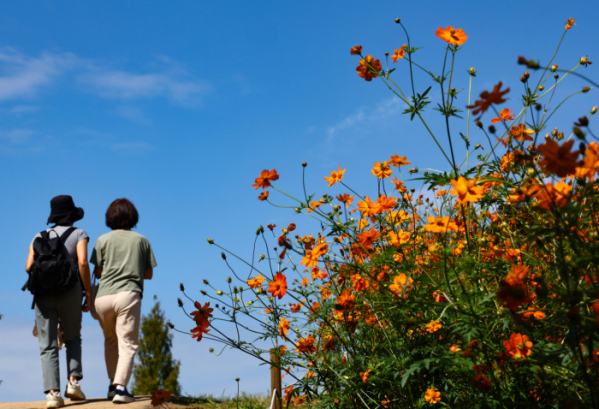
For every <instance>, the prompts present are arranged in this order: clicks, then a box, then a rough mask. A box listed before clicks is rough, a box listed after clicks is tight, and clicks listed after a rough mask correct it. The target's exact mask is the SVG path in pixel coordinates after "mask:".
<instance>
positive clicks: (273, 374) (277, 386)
mask: <svg viewBox="0 0 599 409" xmlns="http://www.w3.org/2000/svg"><path fill="white" fill-rule="evenodd" d="M270 362H271V365H270V393H273V391H274V390H276V391H277V392H276V396H275V404H274V406H273V409H281V397H282V396H283V391H282V390H281V366H280V364H279V352H278V350H277V348H272V349H271V350H270ZM271 399H272V395H271Z"/></svg>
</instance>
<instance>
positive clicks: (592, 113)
mask: <svg viewBox="0 0 599 409" xmlns="http://www.w3.org/2000/svg"><path fill="white" fill-rule="evenodd" d="M596 113H597V106H594V107H593V108H591V115H595V114H596Z"/></svg>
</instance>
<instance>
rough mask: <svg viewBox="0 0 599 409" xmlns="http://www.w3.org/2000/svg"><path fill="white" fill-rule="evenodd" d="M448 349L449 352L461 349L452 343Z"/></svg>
mask: <svg viewBox="0 0 599 409" xmlns="http://www.w3.org/2000/svg"><path fill="white" fill-rule="evenodd" d="M449 350H450V351H451V352H459V351H461V350H462V349H461V348H460V347H458V344H453V345H452V346H451V347H450V348H449Z"/></svg>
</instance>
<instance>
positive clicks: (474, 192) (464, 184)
mask: <svg viewBox="0 0 599 409" xmlns="http://www.w3.org/2000/svg"><path fill="white" fill-rule="evenodd" d="M451 186H453V188H454V189H455V190H450V191H449V192H450V193H451V194H452V195H454V196H458V202H459V203H461V204H465V203H468V202H472V203H476V202H478V201H479V200H480V199H482V198H483V196H484V195H485V192H484V191H485V188H484V187H483V186H476V179H470V180H468V179H466V178H465V177H463V176H460V177H459V178H458V180H452V181H451Z"/></svg>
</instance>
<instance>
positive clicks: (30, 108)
mask: <svg viewBox="0 0 599 409" xmlns="http://www.w3.org/2000/svg"><path fill="white" fill-rule="evenodd" d="M39 109H40V107H39V106H38V105H16V106H14V107H12V108H11V109H9V110H8V111H7V112H8V113H9V114H11V115H16V116H21V115H24V114H30V113H32V112H36V111H39Z"/></svg>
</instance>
